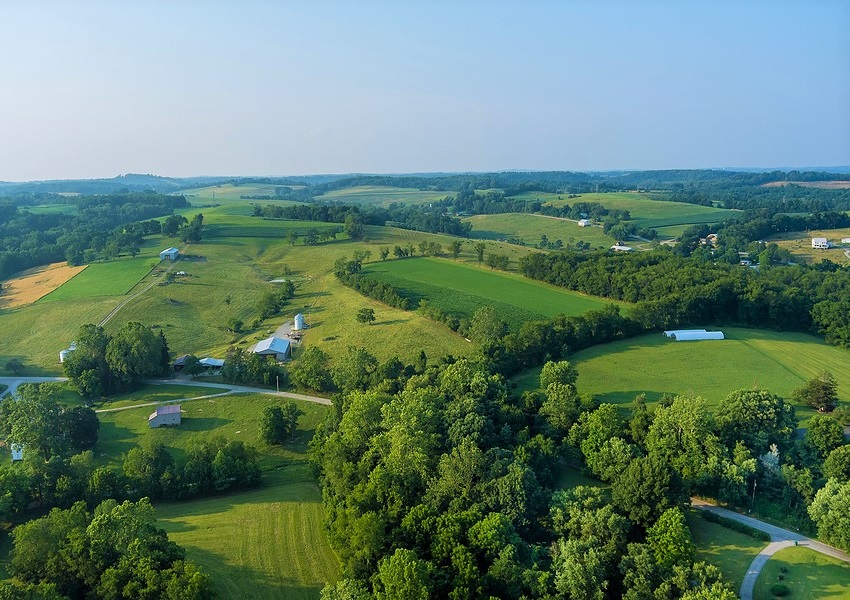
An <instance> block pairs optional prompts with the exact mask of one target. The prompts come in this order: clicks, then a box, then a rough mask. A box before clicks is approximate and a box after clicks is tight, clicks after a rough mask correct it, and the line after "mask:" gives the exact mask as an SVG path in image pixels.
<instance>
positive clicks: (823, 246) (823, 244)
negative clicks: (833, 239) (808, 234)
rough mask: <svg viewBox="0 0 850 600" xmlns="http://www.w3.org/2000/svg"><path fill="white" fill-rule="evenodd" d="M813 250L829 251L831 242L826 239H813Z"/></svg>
mask: <svg viewBox="0 0 850 600" xmlns="http://www.w3.org/2000/svg"><path fill="white" fill-rule="evenodd" d="M812 248H816V249H818V250H829V241H828V240H827V239H826V238H812Z"/></svg>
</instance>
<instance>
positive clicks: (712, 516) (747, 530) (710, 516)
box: [699, 510, 770, 542]
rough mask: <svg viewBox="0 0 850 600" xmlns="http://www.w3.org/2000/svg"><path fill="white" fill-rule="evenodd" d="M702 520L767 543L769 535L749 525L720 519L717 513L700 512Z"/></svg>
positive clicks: (723, 518)
mask: <svg viewBox="0 0 850 600" xmlns="http://www.w3.org/2000/svg"><path fill="white" fill-rule="evenodd" d="M699 514H700V515H701V516H702V518H703V519H705V520H706V521H708V522H709V523H717V524H718V525H722V526H723V527H726V528H727V529H731V530H732V531H737V532H738V533H743V534H744V535H748V536H750V537H751V538H753V539H755V540H758V541H760V542H769V541H770V534H769V533H765V532H764V531H760V530H758V529H755V528H753V527H750V526H749V525H744V524H743V523H739V522H738V521H735V520H733V519H727V518H726V517H721V516H720V515H718V514H717V513H713V512H711V511H708V510H702V511H700V513H699Z"/></svg>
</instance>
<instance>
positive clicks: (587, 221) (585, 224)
mask: <svg viewBox="0 0 850 600" xmlns="http://www.w3.org/2000/svg"><path fill="white" fill-rule="evenodd" d="M578 226H579V227H590V219H579V222H578Z"/></svg>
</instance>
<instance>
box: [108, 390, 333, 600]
mask: <svg viewBox="0 0 850 600" xmlns="http://www.w3.org/2000/svg"><path fill="white" fill-rule="evenodd" d="M179 388H180V386H168V389H166V390H165V391H166V392H167V393H170V394H184V395H188V394H187V393H186V392H185V388H184V390H180V389H179ZM148 391H155V388H154V390H151V388H148ZM125 400H128V398H123V399H122V401H125ZM285 401H288V400H287V399H284V398H275V397H273V396H267V395H257V394H234V395H230V396H223V397H218V398H209V399H198V400H190V401H186V402H184V403H182V405H181V406H182V408H183V411H184V414H183V423H182V425H181V426H180V427H170V428H161V429H149V428H148V425H147V417H148V414H150V412H152V410H153V408H152V407H149V406H148V407H140V408H137V409H130V410H124V411H120V412H112V413H99V414H98V417H99V418H100V421H101V430H100V440H99V441H98V445H97V447H96V450H95V453H96V459H97V460H98V462H100V463H101V464H108V465H111V466H115V467H120V465H121V457H122V455H123V454H124V453H126V452H127V451H128V450H129V449H131V448H133V447H135V446H136V445H138V444H140V443H143V442H145V441H149V442H154V443H162V444H163V445H165V446H166V448H168V450H169V452H171V454H172V456H174V457H175V459H176V460H177V461H178V462H180V461H182V460H184V458H185V454H186V450H187V449H188V448H189V447H191V445H192V444H193V443H195V442H196V441H200V440H204V439H208V438H209V437H210V436H223V437H225V438H228V439H238V440H242V441H244V442H245V443H246V444H250V445H252V446H255V447H257V448H258V450H260V453H261V454H260V464H261V467H262V470H263V484H262V486H261V487H260V488H258V489H255V490H248V491H242V492H237V493H233V494H227V495H224V496H214V497H211V498H203V499H198V500H191V501H187V502H168V503H161V504H158V505H157V512H158V515H159V518H160V523H159V525H160V526H161V527H163V528H164V529H165V530H166V531H168V533H169V536H170V537H171V539H173V540H174V541H175V542H177V543H178V544H181V545H182V546H184V547H185V548H186V549H187V552H188V556H189V558H190V559H192V560H194V561H196V562H197V563H198V564H199V565H200V566H201V567H202V568H203V569H204V571H205V572H206V573H208V574H209V575H210V577H211V578H212V582H213V587H214V588H215V590H216V591H217V592H218V594H219V596H220V597H222V598H232V597H236V596H243V597H248V598H281V597H285V598H316V597H318V593H319V591H320V590H321V588H322V587H323V586H324V584H325V582H327V581H332V580H334V579H336V578H337V577H338V575H339V561H338V560H337V559H336V556H335V554H334V553H333V551H332V550H331V548H330V546H329V545H328V542H327V539H326V537H325V533H324V530H323V528H322V520H323V510H322V505H321V494H320V492H319V488H318V484H317V483H316V480H315V478H314V477H313V475H312V472H311V470H310V467H309V464H308V462H307V456H306V449H307V442H308V441H309V439H310V438H311V437H312V435H313V432H314V431H315V428H316V425H317V424H318V423H319V421H320V420H321V419H322V418H323V417H324V415H325V414H326V412H327V411H328V410H329V408H328V407H326V406H322V405H319V404H313V403H310V402H301V401H296V403H297V404H298V406H299V408H300V409H301V410H302V411H304V412H305V415H303V416H302V417H301V418H300V419H299V422H298V431H297V433H296V436H295V438H294V439H293V441H292V442H290V443H289V444H287V445H285V446H283V447H269V446H267V445H265V444H264V443H262V442H260V441H259V430H258V423H259V418H260V415H261V414H262V411H263V409H264V408H265V407H266V406H269V405H272V404H276V403H278V402H285Z"/></svg>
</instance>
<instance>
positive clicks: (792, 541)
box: [691, 498, 850, 600]
mask: <svg viewBox="0 0 850 600" xmlns="http://www.w3.org/2000/svg"><path fill="white" fill-rule="evenodd" d="M691 505H692V506H693V507H694V508H697V509H699V510H705V511H708V512H713V513H715V514H716V515H719V516H721V517H725V518H727V519H732V520H733V521H737V522H738V523H743V524H744V525H747V526H749V527H752V528H753V529H758V530H759V531H763V532H765V533H766V534H768V535H769V536H770V539H771V543H770V544H768V545H767V547H766V548H765V549H763V550H762V551H761V552H759V553H758V555H757V556H756V557H755V558H754V559H753V562H752V563H750V567H749V568H748V569H747V574H746V575H745V576H744V581H743V582H742V583H741V589H740V591H739V595H740V596H741V600H752V598H753V589H754V588H755V585H756V580H757V579H758V576H759V573H761V570H762V567H764V565H765V563H767V561H768V560H769V559H770V557H771V556H773V555H774V554H775V553H776V552H778V551H779V550H782V549H783V548H788V547H790V546H794V545H798V546H803V547H806V548H809V549H811V550H814V551H815V552H820V553H821V554H826V555H827V556H831V557H833V558H837V559H839V560H843V561H845V562H850V554H847V553H846V552H842V551H841V550H839V549H838V548H833V547H832V546H829V545H827V544H824V543H823V542H819V541H817V540H813V539H812V538H809V537H806V536H804V535H800V534H799V533H795V532H793V531H790V530H788V529H783V528H782V527H777V526H776V525H771V524H770V523H765V522H764V521H759V520H758V519H754V518H752V517H748V516H746V515H741V514H738V513H736V512H734V511H731V510H726V509H725V508H720V507H719V506H714V505H713V504H709V503H708V502H706V501H704V500H700V499H698V498H691Z"/></svg>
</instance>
